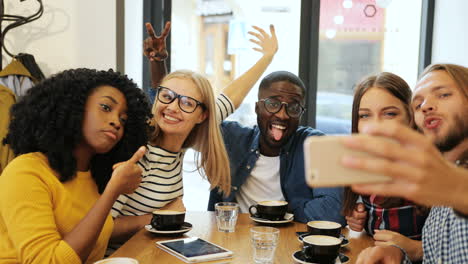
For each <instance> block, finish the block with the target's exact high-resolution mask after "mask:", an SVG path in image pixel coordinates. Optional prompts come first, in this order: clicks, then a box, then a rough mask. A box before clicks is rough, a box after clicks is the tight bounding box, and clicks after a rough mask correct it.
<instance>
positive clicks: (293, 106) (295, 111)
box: [259, 97, 305, 118]
mask: <svg viewBox="0 0 468 264" xmlns="http://www.w3.org/2000/svg"><path fill="white" fill-rule="evenodd" d="M259 102H262V103H263V105H264V106H265V109H266V110H267V111H268V113H270V114H276V113H278V112H279V111H281V108H282V107H283V105H285V108H286V113H287V114H288V116H289V117H291V118H298V117H300V116H301V115H302V114H303V113H304V111H305V108H304V107H303V106H302V105H301V104H300V103H299V102H292V103H286V102H281V101H280V100H278V99H275V98H271V97H270V98H265V99H260V100H259Z"/></svg>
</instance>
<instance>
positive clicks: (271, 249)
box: [250, 226, 279, 264]
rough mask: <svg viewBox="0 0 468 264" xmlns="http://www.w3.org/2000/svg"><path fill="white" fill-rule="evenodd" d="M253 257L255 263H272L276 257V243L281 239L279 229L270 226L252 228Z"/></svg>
mask: <svg viewBox="0 0 468 264" xmlns="http://www.w3.org/2000/svg"><path fill="white" fill-rule="evenodd" d="M250 238H251V240H252V249H253V259H254V262H255V263H261V264H271V263H273V260H274V259H275V250H276V245H277V244H278V239H279V229H278V228H274V227H268V226H255V227H252V228H250Z"/></svg>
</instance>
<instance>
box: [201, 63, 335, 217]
mask: <svg viewBox="0 0 468 264" xmlns="http://www.w3.org/2000/svg"><path fill="white" fill-rule="evenodd" d="M304 97H305V86H304V83H303V82H302V81H301V79H300V78H299V77H297V76H296V75H294V74H292V73H290V72H287V71H277V72H273V73H270V74H269V75H267V76H266V77H265V78H264V79H263V80H262V81H261V83H260V87H259V93H258V102H257V103H256V105H255V112H256V114H257V126H254V127H253V128H251V127H244V126H241V125H240V124H239V123H237V122H231V121H224V122H223V123H222V125H221V126H222V133H223V138H224V143H225V145H226V149H227V152H228V155H229V159H230V166H231V180H232V190H231V194H230V195H229V196H228V197H225V196H223V193H221V192H219V191H218V190H217V189H214V190H212V191H211V193H210V200H209V205H208V210H214V204H215V203H217V202H221V201H236V202H238V203H239V205H240V209H241V212H243V213H247V212H248V209H249V207H250V206H251V205H254V204H256V203H258V202H260V201H267V200H269V201H271V200H285V201H287V202H288V206H289V211H290V212H291V213H293V214H294V220H295V221H299V222H308V221H312V220H329V221H335V222H340V223H342V224H343V223H344V219H343V216H342V215H341V214H340V208H341V203H342V189H341V188H314V189H312V188H309V187H308V186H307V184H306V183H305V177H304V151H303V143H304V140H305V139H306V138H307V137H309V136H321V135H323V133H321V132H320V131H318V130H315V129H312V128H310V127H302V126H299V121H300V118H301V116H302V114H303V113H304V111H305V108H304Z"/></svg>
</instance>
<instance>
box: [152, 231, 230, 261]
mask: <svg viewBox="0 0 468 264" xmlns="http://www.w3.org/2000/svg"><path fill="white" fill-rule="evenodd" d="M156 245H157V246H158V247H159V248H161V249H162V250H164V251H166V252H168V253H170V254H172V255H174V256H176V257H178V258H179V259H181V260H183V261H184V262H187V263H198V262H204V261H211V260H220V259H228V258H232V257H233V255H234V254H233V253H232V251H230V250H228V249H225V248H223V247H220V246H218V245H216V244H213V243H211V242H208V241H206V240H203V239H201V238H198V237H190V238H181V239H173V240H164V241H158V242H156Z"/></svg>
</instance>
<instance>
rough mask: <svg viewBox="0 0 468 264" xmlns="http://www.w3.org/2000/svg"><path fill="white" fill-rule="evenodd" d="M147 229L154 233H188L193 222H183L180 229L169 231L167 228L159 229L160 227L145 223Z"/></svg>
mask: <svg viewBox="0 0 468 264" xmlns="http://www.w3.org/2000/svg"><path fill="white" fill-rule="evenodd" d="M145 229H146V230H147V231H148V232H151V233H154V234H160V235H176V234H183V233H186V232H188V231H190V230H192V224H190V223H187V222H185V223H183V224H182V227H181V228H180V229H178V230H169V231H166V230H158V229H155V228H154V227H153V226H151V225H145Z"/></svg>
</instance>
